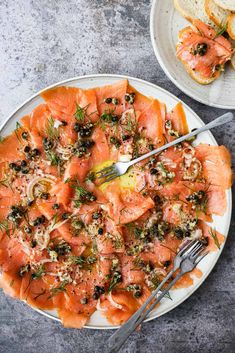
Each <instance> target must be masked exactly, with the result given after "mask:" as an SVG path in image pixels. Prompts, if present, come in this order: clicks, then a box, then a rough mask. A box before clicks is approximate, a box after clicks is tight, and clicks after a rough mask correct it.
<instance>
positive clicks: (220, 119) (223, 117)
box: [128, 112, 233, 166]
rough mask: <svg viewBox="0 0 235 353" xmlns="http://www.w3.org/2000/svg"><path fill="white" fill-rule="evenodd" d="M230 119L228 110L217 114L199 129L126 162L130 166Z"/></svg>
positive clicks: (231, 117) (231, 115) (231, 118)
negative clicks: (219, 114) (222, 113)
mask: <svg viewBox="0 0 235 353" xmlns="http://www.w3.org/2000/svg"><path fill="white" fill-rule="evenodd" d="M232 120H233V114H232V113H231V112H228V113H226V114H224V115H221V116H219V117H218V118H217V119H215V120H213V121H211V122H210V123H208V124H206V125H204V126H202V127H200V128H199V129H196V130H195V131H192V132H190V133H189V134H187V135H184V136H182V137H179V138H177V139H176V140H174V141H171V142H169V143H167V144H166V145H163V146H161V147H159V148H157V149H155V150H153V151H151V152H148V153H146V154H144V155H143V156H140V157H138V158H135V159H133V160H132V161H130V162H128V164H129V166H131V165H133V164H136V163H138V162H141V161H143V160H144V159H146V158H149V157H151V156H153V155H154V154H156V153H159V152H162V151H164V150H165V149H167V148H169V147H172V146H175V145H177V144H178V143H180V142H183V141H185V140H188V139H190V138H191V137H193V136H195V135H198V134H200V133H201V132H204V131H207V130H210V129H212V128H214V127H216V126H220V125H223V124H227V123H229V122H231V121H232Z"/></svg>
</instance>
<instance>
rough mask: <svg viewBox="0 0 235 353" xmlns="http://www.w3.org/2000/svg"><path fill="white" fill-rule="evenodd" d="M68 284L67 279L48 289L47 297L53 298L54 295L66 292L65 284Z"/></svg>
mask: <svg viewBox="0 0 235 353" xmlns="http://www.w3.org/2000/svg"><path fill="white" fill-rule="evenodd" d="M67 284H68V281H63V282H62V283H61V284H60V285H59V286H58V287H54V288H51V289H50V293H51V295H50V296H49V298H48V299H51V298H53V297H54V296H55V295H57V294H59V293H62V292H66V288H65V286H66V285H67Z"/></svg>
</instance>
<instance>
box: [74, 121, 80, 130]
mask: <svg viewBox="0 0 235 353" xmlns="http://www.w3.org/2000/svg"><path fill="white" fill-rule="evenodd" d="M73 129H74V131H75V132H79V131H80V129H81V125H80V124H79V123H78V122H76V123H75V124H74V126H73Z"/></svg>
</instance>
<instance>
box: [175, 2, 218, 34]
mask: <svg viewBox="0 0 235 353" xmlns="http://www.w3.org/2000/svg"><path fill="white" fill-rule="evenodd" d="M204 1H205V0H174V6H175V9H176V10H177V11H178V12H179V13H180V14H181V15H182V16H183V17H185V18H186V19H187V20H188V21H190V22H193V20H195V19H196V18H198V19H199V20H201V21H202V22H205V23H206V24H208V25H210V26H211V27H213V28H215V29H216V30H218V26H217V25H216V24H215V23H214V22H213V21H212V20H211V19H210V18H209V16H208V15H207V13H206V11H205V8H204Z"/></svg>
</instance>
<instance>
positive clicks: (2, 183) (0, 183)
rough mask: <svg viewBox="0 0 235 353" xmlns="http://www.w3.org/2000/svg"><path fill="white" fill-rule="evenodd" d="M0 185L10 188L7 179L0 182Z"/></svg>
mask: <svg viewBox="0 0 235 353" xmlns="http://www.w3.org/2000/svg"><path fill="white" fill-rule="evenodd" d="M0 185H2V186H4V187H5V188H11V185H10V182H9V180H8V178H5V179H2V180H0Z"/></svg>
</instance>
